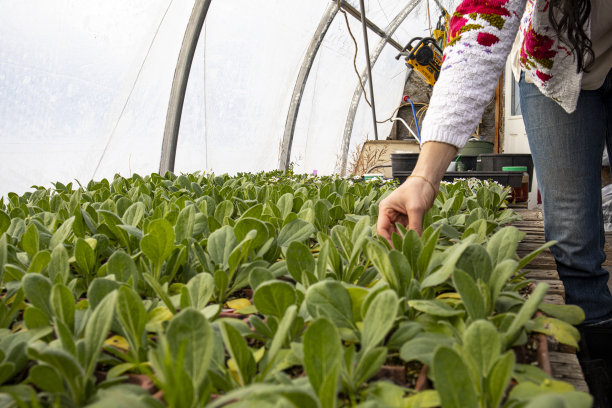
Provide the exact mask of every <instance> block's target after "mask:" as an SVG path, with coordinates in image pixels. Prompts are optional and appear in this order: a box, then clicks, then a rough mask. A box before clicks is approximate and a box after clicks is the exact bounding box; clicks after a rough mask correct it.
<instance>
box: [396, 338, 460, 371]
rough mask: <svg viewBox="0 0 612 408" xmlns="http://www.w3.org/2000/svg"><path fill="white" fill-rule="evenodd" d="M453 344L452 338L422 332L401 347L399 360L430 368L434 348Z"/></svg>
mask: <svg viewBox="0 0 612 408" xmlns="http://www.w3.org/2000/svg"><path fill="white" fill-rule="evenodd" d="M454 342H455V341H454V339H453V338H452V337H448V336H445V335H443V334H439V333H428V332H424V333H421V334H419V335H418V336H417V337H415V338H413V339H412V340H409V341H407V342H406V343H404V345H402V348H401V349H400V358H401V359H402V360H404V361H406V362H410V361H413V360H417V361H420V362H421V363H423V364H425V365H428V366H430V367H431V365H432V364H433V354H434V351H435V350H436V348H437V347H438V346H442V345H446V346H452V344H453V343H454Z"/></svg>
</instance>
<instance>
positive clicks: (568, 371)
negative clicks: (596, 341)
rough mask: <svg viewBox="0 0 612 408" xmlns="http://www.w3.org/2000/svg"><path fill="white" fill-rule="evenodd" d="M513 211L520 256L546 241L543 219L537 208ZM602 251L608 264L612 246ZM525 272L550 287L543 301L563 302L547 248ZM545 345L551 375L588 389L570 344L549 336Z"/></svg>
mask: <svg viewBox="0 0 612 408" xmlns="http://www.w3.org/2000/svg"><path fill="white" fill-rule="evenodd" d="M514 210H515V211H516V212H518V213H519V214H521V215H522V217H523V220H521V221H518V222H515V223H514V224H513V225H514V226H516V227H517V228H519V229H520V230H521V231H524V232H525V233H526V234H527V235H526V236H525V238H524V239H523V241H522V242H521V243H520V244H519V246H518V250H517V252H518V255H519V256H520V257H523V256H525V255H527V254H528V253H530V252H531V251H533V250H534V249H536V248H538V247H540V246H541V245H542V244H544V243H545V242H546V241H545V239H544V220H543V217H542V211H541V210H527V209H525V208H520V207H519V208H514ZM606 253H607V254H608V255H609V256H608V259H607V260H606V263H604V265H612V256H610V255H612V248H610V247H609V246H607V247H606ZM525 271H527V277H528V278H531V279H533V280H535V281H536V284H537V282H546V283H547V284H548V285H549V286H550V289H549V291H548V294H547V295H546V298H545V301H546V302H548V303H555V304H564V303H565V290H564V288H563V283H562V282H561V281H560V280H559V275H558V274H557V269H556V266H555V261H554V259H553V257H552V254H551V253H550V252H549V251H548V250H547V251H544V252H543V253H541V254H540V255H539V256H538V257H537V258H536V259H534V260H533V261H532V262H531V263H530V264H529V265H527V267H526V268H525ZM548 348H549V354H550V365H551V368H552V373H553V376H554V378H556V379H558V380H562V381H566V382H568V383H570V384H572V385H573V386H574V388H576V389H577V390H579V391H585V392H589V388H588V386H587V384H586V382H585V380H584V376H583V374H582V368H581V367H580V363H578V358H577V357H576V352H575V350H574V349H573V348H572V347H568V346H564V345H561V344H559V343H557V342H555V341H554V340H553V339H551V338H549V339H548Z"/></svg>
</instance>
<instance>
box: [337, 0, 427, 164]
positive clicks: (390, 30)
mask: <svg viewBox="0 0 612 408" xmlns="http://www.w3.org/2000/svg"><path fill="white" fill-rule="evenodd" d="M420 1H421V0H412V1H411V2H410V3H408V4H407V5H406V7H404V8H403V9H402V11H401V12H400V13H399V14H398V15H397V16H396V17H395V18H394V19H393V21H391V23H389V25H388V26H387V28H386V30H385V35H386V36H387V37H391V36H392V35H393V34H394V33H395V31H397V29H398V28H399V26H400V25H401V24H402V23H403V22H404V20H406V17H408V15H409V14H410V13H411V12H412V10H414V8H415V7H416V6H417V4H419V2H420ZM386 44H387V41H386V40H385V39H382V40H381V41H380V42H379V43H378V45H377V46H376V49H375V50H374V52H373V53H372V55H371V56H370V63H371V65H375V64H376V61H377V60H378V57H380V54H381V53H382V50H383V48H385V45H386ZM361 78H362V79H363V81H368V80H369V75H368V70H367V69H365V70H363V72H362V73H361ZM362 93H363V91H362V88H361V85H360V84H359V83H358V84H357V86H356V87H355V92H353V99H351V106H350V107H349V111H348V114H347V117H346V124H345V126H344V134H343V137H342V146H341V152H342V164H341V169H340V170H341V174H344V173H345V172H346V164H347V162H348V155H349V148H350V145H351V136H352V134H353V125H354V124H355V115H356V114H357V107H358V106H359V101H360V100H361V95H362Z"/></svg>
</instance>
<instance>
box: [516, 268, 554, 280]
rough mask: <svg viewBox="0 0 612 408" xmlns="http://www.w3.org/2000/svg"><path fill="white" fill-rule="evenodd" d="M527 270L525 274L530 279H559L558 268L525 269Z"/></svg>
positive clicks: (524, 270)
mask: <svg viewBox="0 0 612 408" xmlns="http://www.w3.org/2000/svg"><path fill="white" fill-rule="evenodd" d="M522 272H526V274H525V276H526V277H527V278H529V279H536V280H549V279H557V280H558V279H559V273H558V272H557V270H556V269H523V271H522Z"/></svg>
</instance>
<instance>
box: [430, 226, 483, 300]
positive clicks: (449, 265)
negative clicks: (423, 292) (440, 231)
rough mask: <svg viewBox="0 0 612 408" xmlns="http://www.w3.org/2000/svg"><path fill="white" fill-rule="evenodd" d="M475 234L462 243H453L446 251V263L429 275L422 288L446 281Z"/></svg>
mask: <svg viewBox="0 0 612 408" xmlns="http://www.w3.org/2000/svg"><path fill="white" fill-rule="evenodd" d="M472 240H473V236H470V237H468V238H466V239H465V240H464V241H463V242H462V243H460V244H457V245H453V246H451V247H450V248H448V249H447V250H446V251H444V263H443V264H442V267H441V268H440V269H438V270H437V271H436V272H434V273H432V274H431V275H429V276H427V277H426V278H425V279H424V280H423V283H422V284H421V288H423V289H425V288H430V287H432V286H436V285H439V284H441V283H444V281H446V280H447V279H448V277H449V276H451V274H452V273H453V272H454V271H455V266H456V265H457V261H458V260H459V258H460V257H461V255H462V254H463V252H464V251H465V250H466V249H467V247H468V246H469V245H470V244H471V243H472V242H471V241H472Z"/></svg>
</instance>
